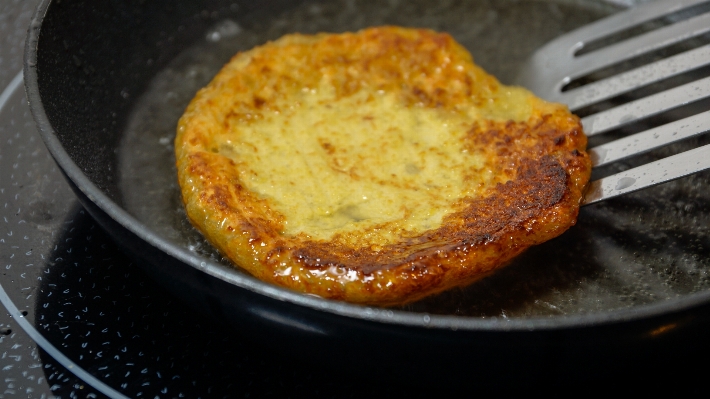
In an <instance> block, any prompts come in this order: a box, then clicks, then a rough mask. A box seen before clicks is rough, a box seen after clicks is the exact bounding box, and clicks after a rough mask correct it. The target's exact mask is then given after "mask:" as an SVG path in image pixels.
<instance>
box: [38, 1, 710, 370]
mask: <svg viewBox="0 0 710 399" xmlns="http://www.w3.org/2000/svg"><path fill="white" fill-rule="evenodd" d="M298 3H299V2H292V1H276V0H274V1H261V2H247V1H244V2H238V1H219V0H214V1H207V2H197V1H194V2H186V1H181V2H176V1H172V0H153V1H126V2H120V1H109V0H104V1H97V0H92V1H79V0H76V1H70V0H63V1H61V2H60V1H54V2H50V0H46V1H43V2H42V4H41V5H40V7H39V8H38V12H37V14H36V16H35V20H34V22H33V24H32V26H31V27H30V34H29V38H28V45H27V54H26V66H25V76H26V86H27V92H28V97H29V99H30V103H31V107H32V111H33V114H34V116H35V119H36V121H37V123H38V126H39V128H40V131H41V134H42V135H43V138H44V140H45V142H46V143H47V146H48V147H49V149H50V151H51V152H52V154H53V156H54V157H55V159H56V160H57V162H58V163H59V164H60V166H61V167H62V169H63V170H64V172H65V173H66V175H67V176H68V178H69V180H70V181H71V183H72V185H73V187H74V188H75V191H76V192H77V195H78V196H79V198H80V200H81V201H82V204H83V205H84V206H85V207H86V208H87V210H88V211H89V212H90V213H91V214H92V216H94V218H96V220H97V221H98V222H99V223H100V224H101V225H102V226H103V227H104V228H105V229H106V230H107V231H108V232H109V233H110V234H111V235H112V236H113V237H114V238H115V239H116V240H117V242H118V243H119V244H120V245H121V246H122V247H123V248H124V249H125V250H126V251H127V252H128V253H130V254H131V255H132V256H133V257H134V258H136V259H138V260H139V263H140V264H141V265H142V266H143V267H144V268H145V269H146V270H147V271H148V272H149V273H150V274H151V275H153V276H154V277H155V278H156V279H157V280H159V281H161V282H162V283H164V284H165V285H166V286H167V287H169V288H171V289H172V290H173V292H175V294H176V295H178V296H180V297H182V298H183V299H185V300H186V301H187V302H188V303H190V304H192V305H193V306H197V307H198V308H201V309H204V311H205V312H207V313H209V314H212V315H214V316H215V317H218V318H221V319H223V320H225V321H227V322H228V323H230V324H232V325H233V326H234V327H236V328H239V329H245V330H250V331H253V334H254V335H255V336H258V337H259V338H263V339H269V340H271V341H272V342H274V344H275V345H277V346H279V345H280V346H283V347H284V348H291V349H294V348H292V346H294V345H296V344H295V343H298V345H297V346H299V347H301V348H303V347H304V344H303V343H304V342H310V343H317V345H328V343H329V342H343V340H347V341H348V342H352V343H353V346H352V351H351V352H350V353H348V355H351V356H353V357H356V358H358V357H360V358H362V357H363V356H364V357H366V358H370V356H374V355H373V353H378V354H379V355H381V356H386V357H391V356H404V358H403V360H402V362H403V363H407V362H408V361H407V359H410V358H416V359H420V360H421V359H423V358H426V357H428V356H429V357H430V356H435V357H436V358H437V359H450V360H454V361H456V362H458V361H464V360H467V359H469V360H470V357H471V356H475V358H476V359H477V361H476V362H474V363H475V364H474V363H470V362H469V363H467V364H468V365H469V367H481V368H482V369H483V368H486V369H488V366H491V365H493V367H491V368H490V370H493V371H495V370H498V369H500V368H501V367H505V368H507V369H509V368H511V367H512V368H517V369H519V370H521V371H525V372H526V373H527V375H528V376H529V377H530V378H533V379H534V378H538V377H541V375H540V374H541V373H543V371H540V370H535V367H534V365H535V359H538V358H540V357H543V356H544V357H546V358H550V357H552V358H553V359H558V360H559V361H558V362H556V364H558V366H559V367H558V370H557V371H559V372H560V373H561V374H560V375H567V374H566V373H567V372H568V371H565V369H566V367H565V365H566V364H567V363H568V362H571V361H574V359H579V358H584V359H586V361H585V363H586V366H585V367H587V368H589V369H590V370H592V369H594V370H596V371H595V372H600V370H601V369H604V370H606V371H604V372H609V370H612V369H618V368H621V367H624V366H625V365H627V364H628V362H629V361H630V359H635V360H638V358H639V357H643V356H647V355H648V354H649V353H655V354H656V355H659V354H661V353H663V354H667V355H668V356H682V355H683V354H686V353H690V352H692V351H694V350H697V349H698V348H697V345H696V343H697V342H698V341H700V340H701V338H702V337H703V336H704V334H705V333H706V332H707V331H708V328H710V325H709V324H708V320H710V305H708V302H709V299H710V293H709V292H708V291H707V290H699V292H695V293H688V294H687V295H679V296H678V297H677V298H671V299H668V300H662V301H656V302H653V303H651V304H647V305H640V306H630V307H627V308H623V309H618V310H611V311H600V312H590V313H585V314H572V315H564V316H554V314H551V315H549V316H546V317H539V316H537V317H515V318H510V319H506V318H505V317H498V316H499V315H497V317H486V318H483V317H470V316H467V317H461V316H455V313H454V315H451V314H449V315H437V314H428V313H425V312H422V311H411V310H412V309H414V310H416V309H417V307H416V306H414V307H412V308H410V310H409V311H407V310H392V309H378V308H369V307H360V306H354V305H349V304H345V303H339V302H333V301H326V300H321V299H319V298H314V297H310V296H306V295H300V294H296V293H293V292H290V291H287V290H283V289H280V288H276V287H272V286H269V285H266V284H264V283H261V282H260V281H257V280H255V279H253V278H251V277H249V276H248V275H246V274H244V273H241V272H239V271H237V270H235V269H233V268H231V267H228V266H224V265H222V264H219V263H217V262H214V261H212V260H209V259H207V258H204V257H201V256H199V255H198V254H196V253H194V252H192V251H190V250H188V249H187V248H184V247H181V246H179V245H176V244H175V243H174V242H173V241H170V240H168V239H166V238H165V237H162V236H161V235H159V234H156V233H155V232H154V231H153V230H151V229H149V228H147V227H146V225H145V224H144V223H143V220H141V219H139V218H136V217H135V215H131V214H130V213H129V212H127V211H126V210H125V209H124V208H123V207H124V206H125V202H126V201H125V196H126V194H125V193H122V192H121V185H120V181H119V180H120V179H119V177H120V176H119V154H118V151H117V149H118V148H119V144H120V142H121V140H122V135H123V134H124V132H125V131H126V129H127V126H128V124H129V120H130V118H131V115H132V112H134V106H135V105H136V102H137V101H138V99H139V98H140V97H141V95H142V94H143V93H144V92H145V90H146V88H148V87H149V86H150V84H151V81H152V80H153V79H154V77H155V76H156V75H157V74H159V73H160V71H162V70H163V69H164V68H165V67H166V66H168V65H170V63H171V62H172V61H173V60H174V59H175V57H177V56H178V55H179V54H180V53H181V52H182V51H184V49H185V48H187V47H189V46H191V45H193V44H196V43H198V41H201V40H204V38H205V35H206V34H207V32H209V31H210V29H213V27H214V26H215V23H216V22H218V21H220V20H222V19H224V18H227V17H229V18H231V19H234V20H236V21H240V19H241V18H246V17H249V18H257V17H259V18H263V17H264V16H268V15H272V14H273V15H276V14H277V13H280V12H281V11H282V10H284V9H286V8H289V7H295V6H297V4H298ZM245 16H246V17H245ZM146 178H149V177H146ZM706 188H707V187H705V189H706ZM701 189H702V187H701ZM632 205H633V204H632ZM701 211H706V209H704V208H703V209H702V210H701ZM617 233H618V231H617ZM701 238H702V239H703V240H707V236H703V237H701ZM697 245H700V246H701V248H700V250H696V251H695V253H699V254H702V256H704V257H705V258H707V246H706V247H705V249H703V248H702V246H703V245H705V242H704V241H703V242H701V243H699V244H697ZM696 249H697V248H696ZM681 251H682V249H681ZM538 258H539V252H538ZM533 259H535V258H533ZM363 347H365V348H376V350H374V351H371V352H370V351H368V352H367V355H363V351H362V350H361V348H363ZM416 364H419V363H416ZM476 364H477V366H476ZM484 365H488V366H486V367H484ZM548 372H549V370H547V371H545V373H548ZM590 375H591V374H590Z"/></svg>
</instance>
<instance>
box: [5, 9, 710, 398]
mask: <svg viewBox="0 0 710 399" xmlns="http://www.w3.org/2000/svg"><path fill="white" fill-rule="evenodd" d="M33 7H34V2H33V1H24V0H0V38H2V39H0V40H2V42H0V85H1V86H2V87H1V88H0V89H2V91H0V93H1V94H0V270H1V271H2V273H1V274H0V301H1V302H2V304H3V305H4V309H5V310H4V311H2V312H0V398H24V397H32V398H51V397H63V398H64V397H66V398H75V397H76V398H98V397H106V396H108V397H117V398H118V397H136V398H150V399H153V398H222V397H259V398H261V397H279V398H281V397H283V398H285V397H310V398H321V397H322V398H350V397H385V396H386V397H394V396H402V395H406V396H414V397H419V396H422V395H424V394H426V395H427V396H429V395H432V394H437V395H441V394H450V393H454V392H458V391H460V390H461V389H465V390H466V392H467V393H466V395H467V396H469V395H475V394H484V393H486V392H488V393H498V394H500V393H506V392H507V393H524V392H530V391H531V389H533V388H534V389H536V390H539V389H545V390H548V391H550V392H554V391H556V390H559V389H560V388H562V387H560V386H557V385H547V384H546V382H545V381H540V382H539V384H535V385H534V387H533V388H531V387H530V386H518V385H517V384H516V381H517V380H518V377H519V376H515V375H511V376H506V377H505V378H501V380H504V381H508V382H507V383H505V384H502V385H500V386H496V385H489V384H485V382H484V381H479V380H477V379H476V376H475V375H471V376H470V379H466V378H464V379H463V380H458V381H441V380H434V379H431V377H430V375H431V374H430V373H429V370H431V369H432V368H440V367H443V366H445V365H436V364H422V365H421V367H420V369H421V372H420V373H416V374H408V375H403V374H401V373H396V372H395V370H392V369H391V367H392V365H389V364H387V363H384V364H382V363H378V364H369V365H365V367H363V368H362V369H361V370H353V369H352V368H348V367H343V368H342V369H341V368H338V367H337V366H336V367H333V364H336V365H337V361H334V362H331V363H329V364H328V365H320V366H319V365H318V364H317V363H314V362H311V361H308V359H303V358H298V357H297V356H296V355H292V354H289V353H283V352H278V351H277V350H276V349H273V348H272V347H270V346H269V345H268V343H264V342H263V341H255V340H253V339H252V338H253V337H250V336H247V335H243V334H241V333H240V331H238V330H235V329H233V328H228V327H226V326H224V325H223V324H222V323H221V322H220V321H219V320H212V319H208V318H207V317H205V316H204V315H203V314H201V313H200V312H199V310H195V309H192V308H190V307H189V306H187V305H186V304H185V303H183V302H181V301H179V300H177V299H174V298H173V297H172V295H170V294H169V293H167V292H166V291H164V290H163V288H161V286H160V285H159V284H158V283H157V282H155V281H153V280H151V279H150V278H148V277H147V276H146V275H145V274H144V273H143V272H142V271H141V270H140V269H139V268H138V267H137V266H136V265H134V264H133V263H132V261H131V260H130V259H129V258H128V257H126V256H125V255H124V254H123V253H121V252H120V251H119V250H118V248H117V247H116V245H115V244H114V243H113V242H112V241H111V240H110V239H109V238H108V236H107V235H106V234H105V233H104V232H103V231H102V230H101V229H100V228H99V226H98V225H97V224H96V223H95V222H94V221H93V220H92V219H91V217H90V216H89V215H88V214H87V213H86V212H85V211H84V210H83V208H82V207H81V205H79V203H78V201H77V200H76V197H75V196H74V194H73V193H72V191H71V189H70V188H69V185H68V184H67V183H66V182H65V180H64V177H63V176H62V174H61V172H60V170H59V169H58V168H57V166H56V165H55V163H54V161H53V160H52V158H51V156H50V155H49V153H48V152H47V150H46V149H45V147H44V144H43V143H42V141H41V139H40V137H39V134H38V133H37V131H36V128H35V124H34V121H33V120H32V117H31V115H30V111H29V107H28V106H27V99H26V97H25V95H24V89H23V85H22V75H21V73H20V70H21V68H22V46H23V39H24V34H25V31H26V26H27V24H28V23H29V18H30V16H31V13H32V11H33ZM344 344H345V343H344ZM698 346H699V347H707V346H708V345H707V344H706V343H704V342H698ZM274 347H278V348H283V347H284V345H278V346H274ZM312 350H313V351H314V352H317V351H318V350H319V348H313V349H312ZM363 350H377V348H363ZM413 350H415V349H414V348H413ZM306 352H307V351H306ZM298 353H299V354H301V355H300V356H302V354H303V353H304V351H299V352H298ZM676 360H677V362H673V363H668V364H660V365H659V372H658V373H657V374H654V375H653V378H651V377H649V380H648V381H646V382H647V384H648V385H646V386H644V385H641V386H639V385H638V381H644V380H643V379H638V378H635V379H633V380H632V381H634V382H633V384H632V385H630V384H624V382H625V381H626V376H623V375H621V376H618V377H617V378H612V379H611V380H610V381H588V385H587V386H583V387H572V388H577V389H580V390H584V391H590V390H594V391H599V392H614V391H615V390H621V391H628V392H641V391H644V390H645V388H652V389H653V390H657V389H659V388H668V389H671V390H673V391H676V392H679V391H682V392H687V391H689V392H690V393H694V394H698V393H701V392H703V391H704V389H705V385H707V383H706V381H703V376H704V377H705V378H706V377H707V375H708V374H707V372H710V367H708V366H707V364H695V362H685V361H684V360H685V359H676ZM580 361H584V359H580ZM472 362H475V359H472ZM545 365H546V359H540V367H541V368H544V367H545ZM570 367H574V365H570ZM663 367H667V368H668V370H669V371H670V370H672V371H673V373H672V374H671V375H672V377H671V378H668V379H667V380H662V379H658V378H657V376H658V375H663V374H664V372H663V370H661V369H660V368H663ZM645 369H648V368H647V367H646V368H645ZM633 373H634V370H629V375H631V374H633ZM461 375H466V373H465V370H464V373H462V374H461ZM679 376H681V378H679ZM552 377H554V376H551V379H550V381H554V380H555V379H554V378H552ZM619 384H621V386H620V385H619ZM563 388H564V389H565V390H567V389H569V388H570V387H569V386H565V387H563ZM516 391H517V392H516ZM520 391H522V392H520Z"/></svg>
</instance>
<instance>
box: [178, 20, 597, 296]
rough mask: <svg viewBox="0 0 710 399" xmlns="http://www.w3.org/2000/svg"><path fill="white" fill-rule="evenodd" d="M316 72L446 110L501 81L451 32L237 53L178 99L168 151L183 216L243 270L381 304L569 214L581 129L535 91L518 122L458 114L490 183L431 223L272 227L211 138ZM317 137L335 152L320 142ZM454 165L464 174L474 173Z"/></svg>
mask: <svg viewBox="0 0 710 399" xmlns="http://www.w3.org/2000/svg"><path fill="white" fill-rule="evenodd" d="M304 62H305V63H306V65H307V67H305V68H304V66H303V63H304ZM299 63H301V64H299ZM462 65H463V67H462ZM323 76H329V77H332V81H333V82H334V83H333V85H334V87H335V89H336V97H337V98H341V97H347V96H350V95H352V94H353V93H356V92H358V91H360V90H363V87H364V86H367V87H369V88H375V89H376V90H383V91H393V92H397V93H399V95H400V97H399V98H400V99H401V101H402V103H403V104H404V105H405V106H407V107H424V108H431V109H442V110H449V111H451V112H458V113H465V112H467V110H468V109H471V108H473V107H485V106H486V102H487V101H489V99H490V98H492V97H495V96H496V95H497V93H498V91H499V90H501V86H500V85H499V83H498V82H497V81H496V80H495V79H494V78H492V77H490V76H489V75H486V74H485V73H484V72H483V71H482V70H480V69H479V68H477V67H475V66H474V65H473V63H472V60H471V58H470V55H469V54H468V53H467V52H466V51H465V50H464V49H463V48H462V47H460V46H459V45H458V44H456V43H455V41H454V40H453V39H451V37H450V36H448V35H446V34H440V33H435V32H432V31H427V30H415V29H402V28H394V27H383V28H371V29H367V30H364V31H361V32H358V33H355V34H343V35H316V36H302V35H291V36H288V37H286V38H284V39H281V40H279V41H277V42H276V43H271V44H268V45H265V46H262V47H260V48H257V49H255V50H252V51H251V52H247V53H242V54H238V55H237V56H235V58H234V59H233V60H232V62H230V63H229V64H228V65H227V66H226V67H225V68H224V69H223V71H222V72H220V74H219V75H218V76H217V77H216V78H215V79H214V81H213V82H212V83H211V84H210V85H209V86H208V87H207V88H205V89H203V90H202V91H201V92H200V93H199V94H198V95H197V97H196V98H195V100H193V102H192V103H191V104H190V106H189V107H188V110H187V111H186V113H185V115H184V116H183V118H182V119H181V121H180V125H179V128H178V136H177V138H176V157H177V168H178V178H179V181H180V186H181V189H182V192H183V200H184V202H185V206H186V209H187V213H188V216H189V217H190V219H191V221H192V223H193V224H194V225H195V226H196V227H197V228H198V229H199V230H201V231H202V232H203V234H204V235H205V236H206V237H207V238H208V240H210V241H211V242H212V243H213V244H214V245H215V246H216V247H217V248H219V249H220V250H221V251H222V252H223V253H224V254H225V255H226V256H227V257H228V258H230V259H232V260H233V261H234V262H235V263H236V264H237V265H239V266H241V267H242V268H244V269H246V270H247V271H249V272H250V273H252V274H253V275H254V276H256V277H258V278H260V279H262V280H264V281H268V282H271V283H274V284H277V285H280V286H284V287H289V288H292V289H294V290H297V291H301V292H307V293H311V294H316V295H320V296H323V297H327V298H333V299H342V300H346V301H351V302H357V303H368V304H380V305H393V304H399V303H404V302H409V301H413V300H416V299H419V298H422V297H424V296H426V295H430V294H433V293H436V292H440V291H442V290H445V289H448V288H450V287H453V286H459V285H464V284H468V283H470V282H472V281H475V280H476V279H478V278H480V277H482V276H484V275H486V274H487V273H489V272H491V271H493V270H494V269H496V268H498V267H500V266H502V265H504V264H506V263H507V262H508V261H509V260H510V259H512V258H513V257H515V256H517V255H518V254H520V253H521V252H522V251H524V250H525V249H526V248H528V247H530V246H532V245H536V244H539V243H541V242H544V241H547V240H549V239H551V238H553V237H556V236H558V235H559V234H561V233H562V232H564V231H565V230H567V229H568V228H569V227H570V226H572V225H573V224H574V223H575V220H576V217H577V214H578V210H579V202H580V199H581V198H582V191H583V189H584V187H585V185H586V184H587V181H588V179H589V174H590V170H591V166H590V161H589V158H588V156H587V155H586V153H585V152H584V150H585V147H586V137H585V136H584V134H583V132H582V128H581V124H580V123H579V120H578V118H576V117H575V116H573V115H571V114H570V113H569V112H568V111H567V110H566V109H565V108H564V107H562V106H559V105H554V104H548V103H545V102H543V101H541V100H536V99H535V100H532V107H531V112H529V115H528V117H527V118H526V119H525V120H523V121H512V120H497V119H495V118H489V119H480V118H478V119H476V120H472V121H471V122H470V123H469V125H468V127H467V128H466V131H465V132H464V133H465V134H464V135H463V136H462V138H461V146H462V148H464V149H465V150H467V151H470V152H471V153H473V152H476V153H477V154H481V155H482V156H483V157H484V158H485V159H486V160H490V161H491V162H488V163H487V164H486V166H485V167H486V168H487V169H486V170H487V173H490V174H491V175H492V176H494V181H493V184H490V185H488V186H485V187H483V188H482V189H481V194H480V195H477V196H473V197H471V196H466V197H463V198H459V199H456V200H455V202H456V203H455V204H454V205H453V208H454V209H455V211H453V212H450V213H448V214H447V215H445V216H444V217H443V222H442V224H441V226H439V227H438V228H434V229H430V230H426V231H423V232H413V231H403V232H402V235H401V238H400V239H398V240H396V241H394V242H392V241H388V240H379V241H378V240H375V241H372V239H364V238H362V237H361V236H360V235H362V234H364V233H363V232H359V231H355V232H344V233H338V234H335V235H333V236H332V237H330V238H329V239H316V238H313V237H310V236H309V235H308V234H304V233H298V234H284V224H285V223H286V221H287V220H286V217H285V216H284V215H283V214H282V213H281V212H279V211H276V210H275V209H274V207H273V206H272V202H270V200H269V199H268V198H263V197H261V196H259V195H257V194H255V193H253V192H251V191H250V190H249V189H248V188H247V185H246V184H245V182H244V181H243V177H242V176H243V173H244V171H245V169H247V168H249V165H246V164H243V163H240V159H239V158H238V157H237V158H234V159H232V158H229V157H225V156H223V155H222V154H220V153H219V151H218V150H217V149H216V148H215V146H216V144H215V141H214V140H213V136H215V135H218V134H220V132H222V131H229V130H233V129H238V128H239V126H241V125H243V124H250V123H257V121H259V120H260V119H263V118H264V113H265V112H267V110H268V112H274V108H277V107H279V106H280V105H279V104H282V103H280V102H279V99H281V100H283V98H284V96H285V97H286V98H288V96H289V93H293V92H295V91H298V90H300V89H301V88H303V87H314V86H316V85H317V84H318V81H319V80H320V79H322V78H323ZM277 111H278V110H277ZM447 112H448V111H447ZM321 146H322V148H323V150H324V153H325V154H330V155H333V153H334V152H335V151H336V150H335V149H334V148H333V146H332V145H331V144H330V143H329V142H327V141H323V142H321ZM258 150H259V149H254V151H258ZM326 156H328V155H326ZM350 173H351V174H352V173H355V172H352V171H351V172H350ZM466 173H471V174H472V175H471V176H470V180H471V181H473V179H474V178H475V176H473V174H475V173H477V172H476V170H474V169H471V170H469V171H468V172H466ZM351 177H353V176H351ZM354 178H357V176H355V177H354ZM466 179H469V178H467V177H466V176H464V180H466ZM386 227H387V226H386V225H385V224H383V225H382V226H380V225H377V226H374V227H373V226H370V227H369V229H370V230H372V229H379V228H383V229H384V228H386ZM358 234H360V235H358ZM368 240H369V241H368Z"/></svg>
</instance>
